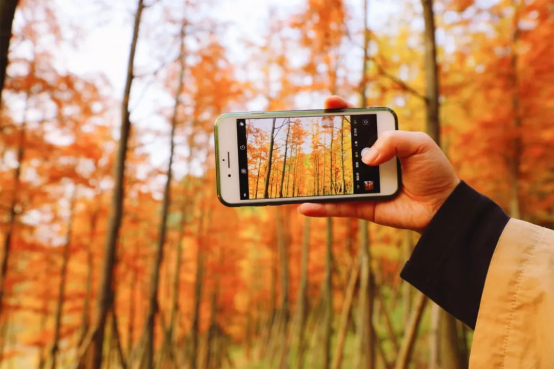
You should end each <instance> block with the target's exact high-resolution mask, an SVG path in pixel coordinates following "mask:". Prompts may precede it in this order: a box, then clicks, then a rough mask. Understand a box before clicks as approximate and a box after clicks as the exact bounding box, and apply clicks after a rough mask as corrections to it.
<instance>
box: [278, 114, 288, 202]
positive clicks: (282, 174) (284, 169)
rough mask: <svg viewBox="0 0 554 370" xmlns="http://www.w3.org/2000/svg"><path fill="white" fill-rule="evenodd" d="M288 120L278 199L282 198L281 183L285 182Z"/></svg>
mask: <svg viewBox="0 0 554 370" xmlns="http://www.w3.org/2000/svg"><path fill="white" fill-rule="evenodd" d="M289 136H290V120H288V123H287V137H286V138H285V157H284V159H283V171H282V172H281V186H279V198H282V197H283V183H284V182H285V172H286V168H287V154H288V149H289Z"/></svg>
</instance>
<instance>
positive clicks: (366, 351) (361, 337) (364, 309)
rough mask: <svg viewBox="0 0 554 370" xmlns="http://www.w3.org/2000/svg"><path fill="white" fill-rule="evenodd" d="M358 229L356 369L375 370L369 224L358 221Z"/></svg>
mask: <svg viewBox="0 0 554 370" xmlns="http://www.w3.org/2000/svg"><path fill="white" fill-rule="evenodd" d="M359 228H360V294H359V295H358V296H359V298H358V331H357V333H356V334H357V338H356V342H357V343H356V345H357V350H356V367H357V368H369V369H373V368H375V345H374V339H375V335H374V330H373V322H372V321H373V306H374V299H373V298H374V294H373V288H374V287H373V285H374V284H373V281H372V274H371V254H370V251H369V235H368V233H369V222H368V221H365V220H360V221H359Z"/></svg>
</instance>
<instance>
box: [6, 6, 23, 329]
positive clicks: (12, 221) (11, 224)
mask: <svg viewBox="0 0 554 370" xmlns="http://www.w3.org/2000/svg"><path fill="white" fill-rule="evenodd" d="M0 1H1V0H0ZM28 107H29V95H27V98H26V101H25V110H24V112H23V121H22V122H21V129H20V131H19V146H18V148H17V167H16V168H15V170H14V176H13V177H14V184H13V194H12V201H11V204H10V207H9V213H8V221H7V225H8V230H7V231H6V236H5V238H4V245H3V248H2V265H1V267H0V321H1V320H2V311H3V307H4V299H5V294H6V292H5V284H6V277H7V276H8V269H9V260H10V252H11V244H12V237H13V233H14V232H15V225H16V222H17V212H16V208H17V200H18V197H17V195H18V193H17V191H18V189H19V187H20V182H21V167H22V166H23V160H24V158H25V149H26V142H25V138H26V134H27V112H28Z"/></svg>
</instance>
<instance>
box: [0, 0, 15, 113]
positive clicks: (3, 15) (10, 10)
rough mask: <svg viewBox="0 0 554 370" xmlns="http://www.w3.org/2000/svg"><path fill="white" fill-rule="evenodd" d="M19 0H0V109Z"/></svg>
mask: <svg viewBox="0 0 554 370" xmlns="http://www.w3.org/2000/svg"><path fill="white" fill-rule="evenodd" d="M18 2H19V0H0V110H1V108H2V90H3V89H4V82H5V80H6V69H7V67H8V53H9V50H10V41H11V38H12V24H13V18H14V15H15V9H16V8H17V3H18Z"/></svg>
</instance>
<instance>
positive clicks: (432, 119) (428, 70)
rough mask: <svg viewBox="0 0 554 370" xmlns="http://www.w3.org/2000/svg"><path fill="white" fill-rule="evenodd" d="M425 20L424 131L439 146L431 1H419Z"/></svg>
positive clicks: (437, 91)
mask: <svg viewBox="0 0 554 370" xmlns="http://www.w3.org/2000/svg"><path fill="white" fill-rule="evenodd" d="M421 5H422V6H423V18H424V20H425V34H424V41H425V42H424V43H425V80H426V82H425V86H426V102H427V105H426V108H427V109H426V111H427V124H426V131H427V134H429V136H431V138H432V139H433V140H434V141H435V142H436V143H437V145H439V146H440V116H439V94H440V92H439V73H438V67H437V43H436V40H435V14H434V12H433V0H421Z"/></svg>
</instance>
